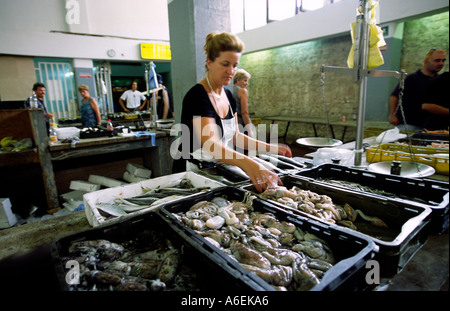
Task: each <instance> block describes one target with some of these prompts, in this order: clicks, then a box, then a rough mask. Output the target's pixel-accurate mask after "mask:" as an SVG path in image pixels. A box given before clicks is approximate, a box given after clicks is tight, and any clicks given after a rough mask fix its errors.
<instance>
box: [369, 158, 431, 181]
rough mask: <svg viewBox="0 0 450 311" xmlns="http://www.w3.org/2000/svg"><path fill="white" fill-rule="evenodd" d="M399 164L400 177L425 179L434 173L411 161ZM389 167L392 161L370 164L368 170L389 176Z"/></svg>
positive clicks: (426, 167)
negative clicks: (400, 168)
mask: <svg viewBox="0 0 450 311" xmlns="http://www.w3.org/2000/svg"><path fill="white" fill-rule="evenodd" d="M401 163H402V170H401V171H400V176H401V177H411V178H413V177H427V176H431V175H433V174H434V173H435V170H434V168H432V167H431V166H429V165H426V164H422V163H417V162H411V161H401ZM391 165H392V161H384V162H378V163H373V164H370V165H369V167H368V169H369V171H372V172H376V173H381V174H387V175H391Z"/></svg>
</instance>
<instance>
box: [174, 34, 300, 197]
mask: <svg viewBox="0 0 450 311" xmlns="http://www.w3.org/2000/svg"><path fill="white" fill-rule="evenodd" d="M243 49H244V44H243V43H242V41H241V40H240V39H239V38H238V37H236V36H235V35H233V34H230V33H226V32H222V33H218V32H212V33H210V34H208V35H207V37H206V40H205V45H204V50H205V54H206V77H205V78H204V79H202V80H201V81H200V82H199V83H197V84H196V85H195V86H193V87H192V88H191V89H190V90H189V91H188V92H187V93H186V95H185V97H184V99H183V108H182V114H181V123H182V124H181V125H182V126H184V127H185V130H184V131H183V132H182V137H181V145H180V147H179V151H181V154H182V155H183V157H184V159H180V160H181V163H183V161H182V160H184V164H185V167H184V168H182V169H181V170H193V171H195V170H196V169H197V170H198V169H200V168H203V167H211V166H213V165H214V162H217V161H220V162H222V163H224V164H228V165H235V166H238V167H239V168H241V169H242V170H243V171H244V172H245V173H246V174H247V175H248V176H249V177H250V180H251V181H252V183H253V184H254V186H255V188H256V190H257V191H259V192H261V191H264V190H266V189H268V188H273V187H275V186H276V185H277V184H281V181H280V179H279V177H278V175H277V174H276V173H275V172H273V171H270V170H268V169H266V168H265V167H264V166H262V165H260V164H259V163H257V162H256V161H254V160H252V159H251V158H249V157H248V156H246V155H244V154H242V153H239V152H237V151H235V150H234V148H233V145H235V146H237V147H239V148H243V149H249V148H251V149H255V150H259V151H272V152H274V153H278V154H281V155H284V156H289V157H291V156H292V153H291V150H290V148H289V147H288V146H286V145H270V144H267V143H265V142H262V141H257V140H255V139H253V138H251V137H248V136H247V135H245V134H243V133H241V132H240V131H239V129H238V123H237V113H236V101H235V99H234V97H233V94H232V93H231V91H230V90H227V89H225V88H224V86H226V85H229V84H230V83H231V81H232V79H233V77H234V75H235V73H236V70H237V66H238V64H239V60H240V57H241V53H242V51H243ZM186 132H188V133H186ZM186 135H188V138H187V140H186V139H185V138H184V137H183V136H186ZM186 151H188V153H187V152H186ZM186 154H188V157H187V158H186V157H185V156H186ZM186 160H187V162H186ZM176 162H178V161H176ZM176 162H174V171H175V172H176V171H177V170H178V169H179V168H180V167H182V166H183V165H180V164H177V163H176ZM178 163H180V162H178Z"/></svg>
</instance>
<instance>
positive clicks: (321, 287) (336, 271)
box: [158, 187, 377, 291]
mask: <svg viewBox="0 0 450 311" xmlns="http://www.w3.org/2000/svg"><path fill="white" fill-rule="evenodd" d="M248 194H250V193H249V192H248V191H244V190H242V189H239V188H234V187H224V188H218V189H214V190H213V191H210V192H208V193H205V194H202V195H199V196H197V197H195V198H194V197H192V198H189V199H184V200H180V201H178V202H173V203H169V204H167V205H164V206H161V208H160V209H159V211H158V212H159V213H161V214H163V215H165V216H166V219H167V221H171V222H173V223H175V224H177V225H178V226H179V227H180V228H182V229H183V230H184V231H186V232H187V233H189V234H190V235H193V236H195V238H196V240H197V242H198V244H199V245H200V247H201V248H204V249H208V250H209V251H211V252H214V253H216V254H218V256H220V257H222V258H223V259H224V260H226V261H227V262H228V263H229V264H230V266H233V267H234V268H235V269H236V270H238V271H241V272H242V273H243V274H246V273H247V274H250V275H252V276H251V277H252V278H253V279H254V280H255V281H256V282H258V283H259V284H261V286H264V285H265V286H270V285H269V284H268V283H266V282H265V281H264V280H262V279H261V278H260V277H258V276H257V275H256V274H254V273H252V272H248V271H247V270H246V269H245V268H244V267H243V266H241V265H240V264H239V263H238V262H237V261H236V260H234V259H231V258H230V257H229V256H228V255H227V254H226V253H225V252H224V251H222V250H220V249H219V248H217V247H216V246H214V245H213V244H211V243H210V242H208V241H207V240H206V239H205V238H203V237H202V236H201V235H200V234H197V233H196V232H195V231H194V230H193V229H191V228H190V227H189V226H187V225H185V224H183V223H182V222H180V221H179V220H178V219H177V217H176V216H174V214H178V213H184V212H186V211H188V210H189V209H190V208H191V207H192V206H193V205H194V204H196V203H198V202H201V201H204V200H206V201H211V200H212V199H213V198H215V197H226V198H227V199H228V200H230V201H234V200H236V201H242V200H243V199H244V198H245V196H246V195H248ZM252 206H253V209H254V211H257V212H261V213H272V214H273V215H275V216H276V218H277V220H279V221H286V222H290V223H292V224H294V225H295V226H296V227H297V228H300V229H301V230H303V231H305V232H308V233H311V234H314V235H316V236H317V237H319V238H321V239H323V240H325V241H326V242H327V243H328V245H329V246H330V248H331V249H332V251H333V254H334V256H335V259H336V264H335V265H334V266H333V267H332V268H331V269H329V270H328V271H327V272H326V273H325V275H324V276H323V278H322V279H321V281H320V283H319V284H317V285H316V286H314V287H313V288H312V289H311V291H334V290H366V289H368V288H369V287H370V286H371V285H369V284H367V282H366V280H365V275H366V273H367V270H366V269H365V265H366V263H367V261H369V260H371V259H372V258H373V256H374V254H375V250H376V248H377V246H376V245H375V243H374V242H373V241H372V240H371V239H368V238H366V237H364V236H362V235H353V234H352V233H350V232H349V231H348V230H345V229H344V230H341V228H338V227H336V226H329V225H327V224H323V223H320V222H316V221H314V220H311V219H308V218H302V217H292V215H290V214H288V213H286V212H285V211H284V210H283V209H280V208H279V207H277V206H275V205H273V204H270V203H269V202H266V201H264V200H261V199H259V198H256V197H255V198H254V199H253V202H252Z"/></svg>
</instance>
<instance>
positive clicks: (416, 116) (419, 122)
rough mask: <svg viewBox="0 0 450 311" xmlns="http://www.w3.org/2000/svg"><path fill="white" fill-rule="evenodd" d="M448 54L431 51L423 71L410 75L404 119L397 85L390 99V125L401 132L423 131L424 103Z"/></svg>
mask: <svg viewBox="0 0 450 311" xmlns="http://www.w3.org/2000/svg"><path fill="white" fill-rule="evenodd" d="M446 57H447V55H446V52H445V51H444V50H441V49H431V50H430V51H428V53H427V54H426V55H425V59H424V65H423V67H422V69H419V70H417V71H416V72H414V73H411V74H409V75H408V76H407V77H406V79H405V84H404V89H403V97H402V107H403V111H404V114H405V119H403V116H402V113H401V109H400V107H398V104H399V93H400V87H399V85H397V86H396V87H395V89H394V91H393V92H392V93H391V96H390V98H389V123H391V124H393V125H395V126H397V127H398V128H399V129H400V130H406V131H407V132H414V131H418V130H423V128H424V124H423V122H424V113H423V111H422V103H423V102H424V98H425V92H426V90H427V88H428V86H429V85H430V82H431V81H432V80H433V79H435V78H436V77H437V76H438V72H439V71H441V70H442V68H443V67H444V64H445V61H446Z"/></svg>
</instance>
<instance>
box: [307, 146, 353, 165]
mask: <svg viewBox="0 0 450 311" xmlns="http://www.w3.org/2000/svg"><path fill="white" fill-rule="evenodd" d="M333 158H339V159H340V160H341V162H340V163H339V164H340V165H344V166H352V165H353V163H354V162H355V151H354V150H348V149H338V148H320V149H318V150H317V151H316V152H315V153H314V158H313V164H314V165H320V164H325V163H332V162H333V161H332V160H331V159H333Z"/></svg>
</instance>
